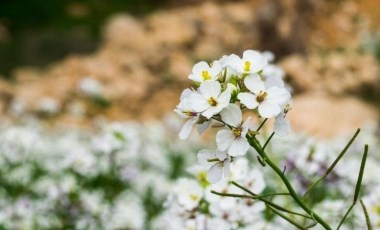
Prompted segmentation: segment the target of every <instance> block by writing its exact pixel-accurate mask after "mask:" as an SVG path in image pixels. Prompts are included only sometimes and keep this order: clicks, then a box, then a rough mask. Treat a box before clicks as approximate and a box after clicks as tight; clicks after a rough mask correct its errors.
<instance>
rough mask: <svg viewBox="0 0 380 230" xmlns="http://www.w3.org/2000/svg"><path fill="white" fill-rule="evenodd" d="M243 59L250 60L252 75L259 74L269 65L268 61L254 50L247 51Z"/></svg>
mask: <svg viewBox="0 0 380 230" xmlns="http://www.w3.org/2000/svg"><path fill="white" fill-rule="evenodd" d="M243 59H244V60H249V61H250V62H251V63H252V64H251V70H250V72H251V73H257V72H259V71H260V70H262V69H264V68H265V66H267V65H268V60H267V59H266V58H265V57H264V56H262V55H261V53H259V52H257V51H254V50H247V51H245V52H244V53H243Z"/></svg>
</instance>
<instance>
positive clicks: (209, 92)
mask: <svg viewBox="0 0 380 230" xmlns="http://www.w3.org/2000/svg"><path fill="white" fill-rule="evenodd" d="M220 89H221V87H220V83H219V82H217V81H205V82H202V83H201V85H200V86H199V88H198V90H199V92H200V93H201V94H202V96H203V97H204V98H205V99H206V100H208V99H209V98H211V97H213V98H214V99H216V98H218V96H219V94H220Z"/></svg>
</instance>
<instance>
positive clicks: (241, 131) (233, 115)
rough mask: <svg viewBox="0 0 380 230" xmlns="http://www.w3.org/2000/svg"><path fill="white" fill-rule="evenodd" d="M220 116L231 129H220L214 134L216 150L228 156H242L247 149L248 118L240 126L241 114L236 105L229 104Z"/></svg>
mask: <svg viewBox="0 0 380 230" xmlns="http://www.w3.org/2000/svg"><path fill="white" fill-rule="evenodd" d="M220 115H221V118H222V120H223V121H224V122H225V123H226V124H227V125H229V126H230V127H231V128H229V129H222V130H220V131H218V133H217V134H216V144H217V146H218V150H220V151H227V152H228V155H230V156H240V155H244V154H245V153H246V152H247V151H248V149H249V144H248V141H247V138H246V137H245V135H246V134H247V132H248V129H249V121H250V118H247V120H246V121H245V122H244V123H243V124H242V119H243V118H242V112H241V110H240V108H239V106H238V105H236V104H229V105H228V106H227V107H226V108H225V109H223V110H222V112H221V113H220Z"/></svg>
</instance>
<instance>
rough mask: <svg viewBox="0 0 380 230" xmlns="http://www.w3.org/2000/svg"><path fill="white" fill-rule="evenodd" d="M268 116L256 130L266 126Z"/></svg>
mask: <svg viewBox="0 0 380 230" xmlns="http://www.w3.org/2000/svg"><path fill="white" fill-rule="evenodd" d="M267 120H268V118H265V119H264V121H263V122H261V124H260V126H259V127H258V128H257V129H256V132H259V131H260V129H261V128H262V127H263V126H264V124H265V122H267Z"/></svg>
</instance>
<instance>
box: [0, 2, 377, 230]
mask: <svg viewBox="0 0 380 230" xmlns="http://www.w3.org/2000/svg"><path fill="white" fill-rule="evenodd" d="M247 49H254V50H260V51H271V52H273V54H274V55H275V57H276V60H275V62H276V63H277V64H278V65H279V66H281V67H282V68H283V70H284V73H285V81H286V82H287V83H288V84H289V85H290V86H291V87H292V90H293V91H292V96H293V102H292V110H291V112H290V113H289V118H290V120H291V124H292V127H293V129H294V131H295V132H296V133H302V134H305V135H306V134H307V135H310V136H312V137H317V138H318V139H321V140H335V139H333V138H337V137H341V136H344V137H346V136H345V135H352V133H354V131H355V130H356V129H357V128H358V127H362V128H364V127H366V128H367V129H368V130H370V131H368V132H369V134H366V135H364V137H362V139H361V141H360V142H359V143H360V144H363V143H370V144H372V145H374V146H377V145H378V144H379V138H378V133H379V128H378V127H379V121H380V118H379V117H380V4H379V1H378V0H251V1H248V0H246V1H244V0H219V1H218V0H181V1H178V0H108V1H106V0H81V1H76V0H50V1H48V2H46V1H44V0H18V1H12V0H1V1H0V117H1V120H2V122H1V125H0V129H1V130H0V150H1V153H0V172H1V173H0V179H1V180H0V183H1V188H0V198H1V199H0V229H58V228H62V229H65V228H71V229H73V228H76V229H102V228H103V229H104V228H106V227H107V229H155V228H154V227H155V226H165V225H160V223H161V224H162V223H163V222H162V220H160V219H159V216H160V215H161V213H162V212H164V211H163V210H164V208H163V204H164V201H165V199H166V196H167V194H168V193H169V192H170V190H171V189H172V187H173V184H174V183H175V180H176V179H177V178H179V177H181V176H183V175H186V168H187V167H188V166H190V165H191V164H192V163H194V162H195V158H196V152H197V150H199V149H200V148H201V147H204V146H212V145H214V143H207V140H206V141H203V142H202V141H200V139H199V138H197V137H192V139H191V140H190V141H189V142H183V141H182V142H181V141H178V139H177V132H178V130H179V128H180V126H181V124H182V123H181V121H179V120H178V119H177V118H176V117H175V115H174V114H173V109H174V108H175V106H176V104H177V103H178V102H179V95H180V93H181V92H182V90H183V89H184V88H185V87H188V86H190V84H191V82H190V81H189V80H188V78H187V77H188V75H189V74H190V72H191V69H192V66H193V65H194V63H196V62H198V61H201V60H205V61H212V60H215V59H219V58H220V57H221V56H222V55H225V54H231V53H235V54H237V55H239V56H241V55H242V52H243V51H245V50H247ZM114 122H122V123H114ZM346 139H347V138H346ZM346 139H344V140H346ZM208 140H209V139H208ZM205 142H206V143H205ZM331 142H333V143H335V144H336V145H339V146H338V147H337V146H335V147H334V148H331V149H341V147H342V146H344V144H342V143H344V141H340V142H338V141H337V142H334V141H331ZM147 143H149V144H147ZM185 143H186V144H185ZM310 146H313V148H314V147H315V146H317V144H315V145H310ZM358 146H359V145H358ZM379 146H380V145H379ZM323 148H325V147H323ZM323 148H322V149H323ZM361 148H362V146H359V147H357V148H356V149H355V150H358V149H360V150H358V151H362V150H361ZM373 149H376V148H373ZM313 151H314V150H313ZM280 152H281V151H280ZM283 152H286V151H285V150H283ZM285 155H286V154H285ZM374 156H375V157H377V158H376V159H377V161H376V160H373V162H380V159H379V157H378V153H377V155H376V154H375V155H374ZM355 159H356V158H355ZM136 162H137V163H136ZM355 162H360V157H359V158H358V159H357V160H356V161H355ZM325 163H326V162H325ZM374 164H375V163H374ZM326 165H329V164H328V162H327V163H326ZM326 165H323V167H325V168H326ZM353 165H355V164H353ZM323 167H322V168H323ZM372 168H373V169H375V168H376V167H375V166H374V167H372ZM377 168H378V167H377ZM343 171H344V170H343ZM372 173H373V175H375V174H378V173H380V172H378V171H372ZM355 175H356V174H355ZM309 182H310V181H309ZM303 183H304V184H307V183H308V182H304V181H303ZM334 183H335V182H334ZM373 184H375V185H376V186H377V187H378V188H379V189H380V183H379V182H378V181H377V182H373ZM375 185H373V186H375ZM371 188H372V187H371ZM378 191H380V190H378ZM326 196H328V195H326ZM318 199H320V198H318ZM373 207H374V209H372V210H380V207H379V204H378V201H377V203H376V202H375V203H374V205H373ZM375 208H377V209H375ZM130 210H134V212H133V213H131V211H130ZM374 212H375V211H374ZM373 215H374V216H377V218H378V222H377V223H378V227H380V214H379V213H378V211H377V213H376V212H375V214H373ZM155 221H157V222H155ZM111 222H112V223H113V224H112V225H111ZM102 226H103V227H102ZM157 229H163V228H160V227H158V228H157ZM177 229H178V228H177Z"/></svg>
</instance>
